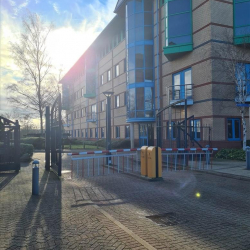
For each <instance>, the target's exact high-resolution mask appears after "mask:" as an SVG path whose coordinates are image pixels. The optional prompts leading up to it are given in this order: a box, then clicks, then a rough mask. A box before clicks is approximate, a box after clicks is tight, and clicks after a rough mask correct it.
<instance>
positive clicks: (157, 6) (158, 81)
mask: <svg viewBox="0 0 250 250" xmlns="http://www.w3.org/2000/svg"><path fill="white" fill-rule="evenodd" d="M156 8H157V10H156V32H157V109H158V110H160V79H159V76H160V72H159V53H160V51H159V1H157V2H156Z"/></svg>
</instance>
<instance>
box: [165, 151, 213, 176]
mask: <svg viewBox="0 0 250 250" xmlns="http://www.w3.org/2000/svg"><path fill="white" fill-rule="evenodd" d="M217 150H218V149H217V148H188V149H184V148H177V149H162V164H163V171H177V170H205V169H206V170H209V169H210V170H211V169H212V168H213V158H212V156H213V153H214V151H217Z"/></svg>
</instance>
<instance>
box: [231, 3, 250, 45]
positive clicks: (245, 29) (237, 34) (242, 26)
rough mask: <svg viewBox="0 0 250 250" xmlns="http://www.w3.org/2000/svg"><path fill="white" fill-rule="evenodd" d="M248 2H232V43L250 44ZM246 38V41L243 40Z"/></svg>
mask: <svg viewBox="0 0 250 250" xmlns="http://www.w3.org/2000/svg"><path fill="white" fill-rule="evenodd" d="M249 13H250V0H235V1H234V42H235V44H242V43H250V14H249ZM244 37H245V38H246V37H248V39H244Z"/></svg>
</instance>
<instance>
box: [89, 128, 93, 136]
mask: <svg viewBox="0 0 250 250" xmlns="http://www.w3.org/2000/svg"><path fill="white" fill-rule="evenodd" d="M92 130H93V129H92V128H90V129H89V132H90V134H89V136H90V138H92V137H93V131H92Z"/></svg>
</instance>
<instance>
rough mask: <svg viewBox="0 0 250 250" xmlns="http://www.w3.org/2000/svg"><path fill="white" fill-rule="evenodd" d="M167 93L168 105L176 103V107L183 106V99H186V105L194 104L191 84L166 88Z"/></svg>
mask: <svg viewBox="0 0 250 250" xmlns="http://www.w3.org/2000/svg"><path fill="white" fill-rule="evenodd" d="M167 93H168V104H174V103H177V102H178V104H176V105H178V106H183V105H185V99H187V105H193V104H194V101H193V84H185V85H174V86H170V87H168V88H167ZM182 100H183V101H182ZM180 101H181V102H180Z"/></svg>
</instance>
